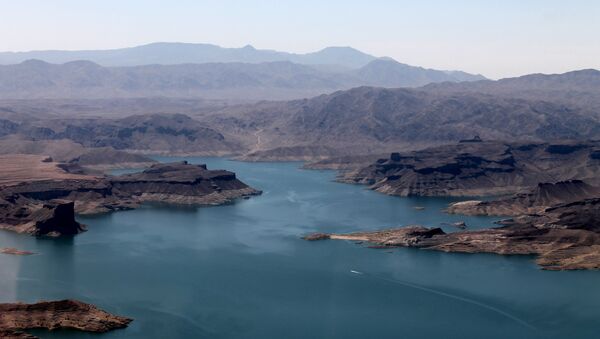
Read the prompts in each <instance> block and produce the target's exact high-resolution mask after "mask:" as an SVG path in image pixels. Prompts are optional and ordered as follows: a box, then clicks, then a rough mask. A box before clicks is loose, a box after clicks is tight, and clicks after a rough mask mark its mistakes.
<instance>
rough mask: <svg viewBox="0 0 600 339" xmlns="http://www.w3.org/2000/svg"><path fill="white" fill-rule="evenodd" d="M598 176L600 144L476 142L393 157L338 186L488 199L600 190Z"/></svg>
mask: <svg viewBox="0 0 600 339" xmlns="http://www.w3.org/2000/svg"><path fill="white" fill-rule="evenodd" d="M359 160H360V159H359ZM347 167H349V166H347ZM598 173H600V142H598V141H587V142H568V141H565V142H557V143H504V142H495V141H494V142H491V141H481V140H476V139H474V140H465V141H463V142H460V143H458V144H454V145H446V146H439V147H432V148H427V149H424V150H420V151H414V152H408V153H392V154H391V155H390V156H389V157H388V158H382V159H379V160H377V161H375V162H373V163H372V164H370V165H369V166H366V167H362V168H359V169H356V170H352V171H348V172H345V173H342V174H341V176H340V178H339V181H341V182H346V183H353V184H364V185H369V187H370V188H371V189H373V190H376V191H378V192H381V193H385V194H389V195H397V196H483V195H487V196H489V195H502V194H514V193H518V192H522V191H525V190H529V189H531V188H533V187H535V186H537V185H538V184H539V183H555V182H558V181H567V180H574V179H578V180H584V181H585V182H587V183H588V184H590V185H600V176H599V175H598Z"/></svg>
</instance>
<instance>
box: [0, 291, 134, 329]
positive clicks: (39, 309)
mask: <svg viewBox="0 0 600 339" xmlns="http://www.w3.org/2000/svg"><path fill="white" fill-rule="evenodd" d="M131 321H132V319H130V318H126V317H120V316H116V315H112V314H110V313H107V312H105V311H103V310H101V309H99V308H97V307H95V306H93V305H90V304H86V303H83V302H80V301H76V300H60V301H41V302H38V303H34V304H23V303H12V304H0V337H2V338H11V337H13V336H14V337H16V338H35V337H34V336H31V335H28V334H27V333H24V332H22V330H28V329H37V328H44V329H48V330H50V331H53V330H57V329H74V330H79V331H85V332H95V333H104V332H108V331H111V330H114V329H119V328H125V327H127V325H129V323H130V322H131Z"/></svg>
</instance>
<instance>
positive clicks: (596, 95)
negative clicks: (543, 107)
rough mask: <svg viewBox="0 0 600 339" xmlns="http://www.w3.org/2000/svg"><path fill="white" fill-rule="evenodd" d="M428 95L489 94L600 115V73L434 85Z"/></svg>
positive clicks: (427, 87)
mask: <svg viewBox="0 0 600 339" xmlns="http://www.w3.org/2000/svg"><path fill="white" fill-rule="evenodd" d="M425 89H426V90H428V91H433V92H443V93H465V92H471V93H473V92H476V93H486V94H492V95H495V96H503V97H511V98H523V99H536V100H544V101H550V102H560V103H563V104H568V105H571V106H576V107H586V108H590V109H592V110H593V111H595V112H596V113H598V112H600V71H598V70H595V69H585V70H579V71H573V72H567V73H563V74H529V75H525V76H521V77H516V78H506V79H501V80H498V81H491V80H484V81H477V82H473V83H459V84H452V83H443V84H431V85H428V86H426V87H425Z"/></svg>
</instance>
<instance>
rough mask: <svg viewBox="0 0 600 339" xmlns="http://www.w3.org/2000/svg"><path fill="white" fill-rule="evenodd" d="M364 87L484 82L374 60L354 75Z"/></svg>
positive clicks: (459, 74)
mask: <svg viewBox="0 0 600 339" xmlns="http://www.w3.org/2000/svg"><path fill="white" fill-rule="evenodd" d="M354 74H355V75H356V76H357V77H358V78H360V79H362V80H363V82H364V85H369V86H380V87H417V86H424V85H427V84H430V83H437V82H445V81H451V82H459V81H476V80H484V79H485V77H483V76H481V75H473V74H468V73H464V72H445V71H438V70H435V69H425V68H422V67H414V66H409V65H406V64H402V63H399V62H397V61H395V60H393V59H377V60H373V61H371V62H370V63H368V64H367V65H365V66H364V67H362V68H360V69H358V70H356V71H355V73H354Z"/></svg>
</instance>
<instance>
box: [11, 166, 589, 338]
mask: <svg viewBox="0 0 600 339" xmlns="http://www.w3.org/2000/svg"><path fill="white" fill-rule="evenodd" d="M171 159H174V158H171ZM161 160H165V158H161ZM187 160H190V161H191V162H194V163H207V164H208V166H209V168H213V169H216V168H224V169H228V170H232V171H234V172H236V173H237V175H238V177H239V178H240V179H241V180H243V181H244V182H246V183H248V184H249V185H251V186H253V187H255V188H258V189H261V190H263V191H264V193H263V195H262V196H258V197H253V198H251V199H249V200H240V201H237V202H236V203H234V204H231V205H226V206H217V207H204V208H191V207H175V206H165V205H148V206H144V207H143V208H140V209H138V210H133V211H124V212H117V213H112V214H106V215H101V216H94V217H79V218H78V219H79V220H80V221H81V222H83V223H85V224H87V225H88V228H89V231H88V232H86V233H83V234H81V235H78V236H76V237H74V238H71V239H36V238H34V237H30V236H26V235H19V234H13V233H10V232H0V247H17V248H19V249H23V250H31V251H34V252H37V253H38V254H37V255H33V256H27V257H21V256H10V255H0V301H3V302H12V301H15V300H19V301H27V302H33V301H37V300H40V299H46V300H49V299H58V298H74V299H80V300H82V301H85V302H90V303H94V304H96V305H98V306H100V307H101V308H104V309H106V310H107V311H110V312H113V313H117V314H121V315H126V316H129V317H132V318H134V319H135V321H134V322H133V323H132V324H131V325H130V327H129V328H127V329H124V330H117V331H113V332H110V333H106V334H102V335H99V336H98V335H86V334H82V333H79V332H71V331H60V332H45V331H36V332H35V333H36V334H38V335H40V336H42V337H44V338H60V337H70V338H85V337H94V338H383V337H396V338H566V337H568V338H597V337H598V335H599V334H598V333H600V321H599V319H600V272H591V271H576V272H547V271H542V270H540V269H539V268H538V267H537V266H536V265H535V263H534V262H533V258H532V257H526V256H510V257H509V256H499V255H487V254H475V255H469V254H449V253H440V252H433V251H425V250H418V249H394V250H378V249H369V248H366V247H365V246H364V245H358V244H355V243H353V242H345V241H319V242H307V241H303V240H301V239H300V236H302V235H304V234H307V233H311V232H316V231H322V232H351V231H358V230H369V229H379V228H384V227H394V226H400V225H408V224H420V225H426V226H439V225H440V223H442V222H452V221H459V220H464V221H466V223H467V224H468V225H469V227H470V228H478V227H489V226H491V225H492V222H493V221H494V220H497V218H482V217H463V216H452V215H446V214H444V213H443V212H441V209H442V208H444V207H445V206H446V205H447V204H448V203H449V202H450V201H451V200H450V199H432V198H398V197H390V196H385V195H382V194H379V193H376V192H372V191H369V190H367V189H365V187H363V186H353V185H346V184H340V183H335V182H333V179H334V177H335V173H334V172H331V171H308V170H301V169H299V167H300V164H299V163H242V162H233V161H228V160H225V159H220V158H187ZM415 206H423V207H425V210H423V211H418V210H415V209H414V207H415ZM446 230H447V231H453V229H452V228H451V227H449V228H446ZM353 271H356V272H360V273H361V274H358V273H353Z"/></svg>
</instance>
